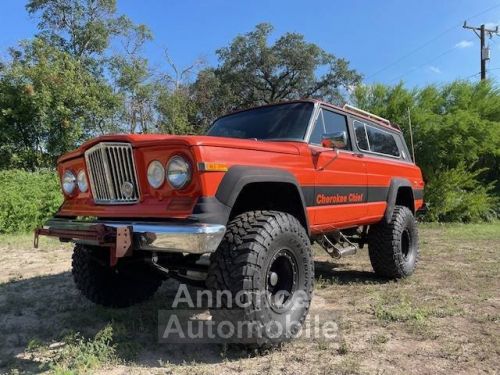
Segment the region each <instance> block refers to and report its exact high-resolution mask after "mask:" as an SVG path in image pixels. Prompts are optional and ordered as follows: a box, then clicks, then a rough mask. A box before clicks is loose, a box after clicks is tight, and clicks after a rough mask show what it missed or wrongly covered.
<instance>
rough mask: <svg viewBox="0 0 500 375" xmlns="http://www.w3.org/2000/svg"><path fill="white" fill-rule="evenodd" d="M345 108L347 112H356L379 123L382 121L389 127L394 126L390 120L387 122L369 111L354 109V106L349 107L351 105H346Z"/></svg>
mask: <svg viewBox="0 0 500 375" xmlns="http://www.w3.org/2000/svg"><path fill="white" fill-rule="evenodd" d="M343 108H344V109H347V110H349V111H351V112H356V113H359V114H361V115H363V116H366V117H370V118H372V119H375V120H378V121H382V122H384V123H386V124H387V125H389V126H392V123H391V122H390V121H389V120H387V119H386V118H383V117H380V116H377V115H374V114H373V113H370V112H368V111H365V110H362V109H359V108H357V107H354V106H352V105H349V104H344V107H343Z"/></svg>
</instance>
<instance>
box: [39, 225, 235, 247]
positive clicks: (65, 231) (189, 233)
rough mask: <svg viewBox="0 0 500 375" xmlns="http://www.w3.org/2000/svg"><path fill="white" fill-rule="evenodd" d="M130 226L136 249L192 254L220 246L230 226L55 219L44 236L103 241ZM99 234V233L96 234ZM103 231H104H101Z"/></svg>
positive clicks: (75, 240)
mask: <svg viewBox="0 0 500 375" xmlns="http://www.w3.org/2000/svg"><path fill="white" fill-rule="evenodd" d="M124 228H129V230H130V232H131V234H132V236H133V248H134V250H146V251H160V252H174V253H192V254H203V253H212V252H214V251H215V250H216V249H217V247H218V246H219V244H220V242H221V241H222V238H223V237H224V233H225V232H226V227H225V226H224V225H219V224H195V223H185V224H184V223H160V222H158V223H156V222H152V223H146V222H133V221H100V220H98V221H81V220H71V219H64V218H54V219H51V220H49V221H48V222H46V223H45V225H44V227H43V233H41V234H42V235H49V236H53V237H59V239H61V240H64V241H73V242H77V243H86V244H91V245H92V244H93V245H100V244H102V243H101V241H104V240H103V238H106V236H108V234H107V233H115V236H116V233H117V232H119V230H120V229H124ZM96 233H97V234H96ZM99 233H101V234H102V235H101V234H99Z"/></svg>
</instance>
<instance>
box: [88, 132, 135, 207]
mask: <svg viewBox="0 0 500 375" xmlns="http://www.w3.org/2000/svg"><path fill="white" fill-rule="evenodd" d="M85 162H86V163H87V171H88V174H89V179H90V187H91V189H92V195H93V197H94V201H95V202H96V203H102V204H127V203H135V202H137V201H138V200H139V194H140V193H139V184H138V183H137V173H136V170H135V163H134V155H133V151H132V146H131V145H130V144H128V143H114V142H113V143H111V142H101V143H98V144H96V145H95V146H93V147H92V148H90V149H88V150H87V151H86V152H85Z"/></svg>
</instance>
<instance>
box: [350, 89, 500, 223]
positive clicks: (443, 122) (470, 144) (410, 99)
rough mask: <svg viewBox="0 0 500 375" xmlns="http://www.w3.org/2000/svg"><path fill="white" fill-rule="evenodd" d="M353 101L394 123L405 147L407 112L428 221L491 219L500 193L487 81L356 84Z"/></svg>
mask: <svg viewBox="0 0 500 375" xmlns="http://www.w3.org/2000/svg"><path fill="white" fill-rule="evenodd" d="M353 99H354V102H355V104H356V105H357V106H358V107H361V108H364V109H366V110H368V111H371V112H373V113H376V114H379V115H380V116H383V117H385V118H388V119H390V120H391V121H393V122H396V123H399V124H400V125H401V127H402V129H403V132H404V134H405V137H406V141H407V143H408V144H410V139H409V129H408V108H409V109H410V112H411V120H412V124H413V131H414V139H415V154H416V161H417V164H418V165H419V166H420V167H421V168H422V171H423V173H424V177H425V178H426V180H427V182H428V185H427V199H428V201H429V202H430V205H431V207H434V211H433V212H431V213H430V218H431V219H439V220H450V221H453V220H464V221H466V220H477V219H479V218H481V217H482V218H485V217H491V211H492V210H493V209H494V207H495V202H496V199H490V198H493V196H496V197H498V196H499V192H500V183H499V177H500V91H499V90H498V88H497V87H495V86H494V84H493V83H492V82H489V81H485V82H479V83H471V82H468V81H456V82H452V83H450V84H447V85H444V86H442V87H437V86H432V85H431V86H428V87H425V88H422V89H414V90H408V89H406V88H404V86H403V84H402V83H400V84H399V85H396V86H384V85H373V86H362V85H360V86H358V87H357V88H356V90H355V91H354V94H353ZM457 199H462V200H463V201H459V200H458V201H457ZM464 202H466V203H464ZM497 210H498V207H497ZM459 213H460V214H459Z"/></svg>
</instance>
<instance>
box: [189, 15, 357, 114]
mask: <svg viewBox="0 0 500 375" xmlns="http://www.w3.org/2000/svg"><path fill="white" fill-rule="evenodd" d="M272 31H273V27H272V26H271V25H269V24H259V25H257V26H256V28H255V30H254V31H252V32H249V33H247V34H245V35H239V36H237V37H236V38H235V39H234V40H233V41H232V42H231V44H230V45H229V46H227V47H224V48H221V49H219V50H217V55H218V58H219V66H218V67H217V68H207V69H206V70H204V71H202V72H200V75H199V76H198V80H197V82H196V84H195V96H196V98H197V101H199V103H200V110H201V112H202V114H203V115H204V118H205V119H204V121H205V122H209V121H210V120H213V117H215V115H220V114H222V113H223V112H226V111H228V110H231V109H233V108H242V107H243V108H244V107H249V106H254V105H259V104H266V103H274V102H278V101H282V100H291V99H298V98H302V97H315V98H321V99H323V100H327V101H331V102H340V101H342V100H343V97H344V93H345V92H346V91H347V90H348V89H349V88H350V87H351V86H353V85H356V84H358V83H359V82H360V80H361V76H360V75H359V74H358V73H357V72H356V71H355V70H353V69H350V67H349V63H348V61H347V60H345V59H341V58H337V57H335V56H334V55H332V54H330V53H328V52H326V51H324V50H323V49H321V48H320V47H319V46H317V45H316V44H314V43H309V42H307V41H305V39H304V36H303V35H301V34H297V33H286V34H284V35H282V36H281V37H279V38H278V39H277V40H276V42H275V43H274V44H270V43H269V37H270V35H271V33H272Z"/></svg>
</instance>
